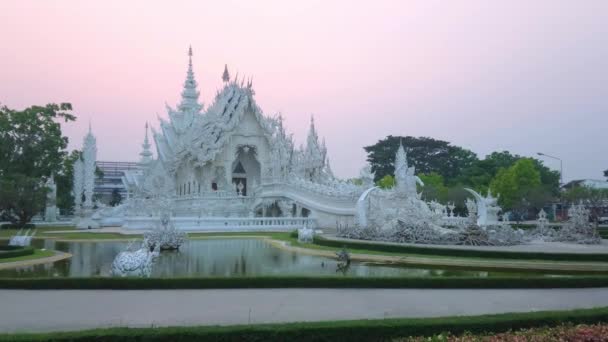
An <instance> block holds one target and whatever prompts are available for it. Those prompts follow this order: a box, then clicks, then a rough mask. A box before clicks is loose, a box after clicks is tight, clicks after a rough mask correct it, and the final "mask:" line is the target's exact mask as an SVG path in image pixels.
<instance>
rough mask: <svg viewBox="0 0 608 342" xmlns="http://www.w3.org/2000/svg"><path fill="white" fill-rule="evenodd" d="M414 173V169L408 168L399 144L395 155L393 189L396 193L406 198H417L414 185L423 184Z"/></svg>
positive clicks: (403, 151)
mask: <svg viewBox="0 0 608 342" xmlns="http://www.w3.org/2000/svg"><path fill="white" fill-rule="evenodd" d="M415 172H416V168H415V167H413V166H412V167H408V165H407V155H406V153H405V149H404V148H403V144H399V149H398V150H397V154H396V155H395V182H396V186H395V188H396V190H397V191H398V192H400V193H403V194H405V195H406V196H408V197H416V196H417V194H418V192H417V190H416V184H420V186H424V183H423V182H422V180H421V179H420V178H419V177H418V176H416V175H415Z"/></svg>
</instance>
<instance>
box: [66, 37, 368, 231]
mask: <svg viewBox="0 0 608 342" xmlns="http://www.w3.org/2000/svg"><path fill="white" fill-rule="evenodd" d="M222 80H223V86H222V88H221V89H220V90H219V91H218V92H217V94H216V96H215V99H214V100H213V102H212V103H211V105H209V106H207V107H205V106H204V105H203V104H202V103H201V102H200V101H199V95H200V93H199V91H198V89H197V82H196V80H195V76H194V72H193V70H192V49H190V50H189V63H188V70H187V72H186V80H185V82H184V85H183V90H182V92H181V101H180V102H179V103H178V104H177V106H176V107H175V108H172V107H169V106H167V113H168V119H163V118H159V121H160V130H158V131H156V130H154V129H152V137H153V140H154V143H155V145H156V154H157V157H156V158H153V155H152V152H151V151H150V147H151V146H150V142H149V141H148V127H147V124H146V135H145V139H144V143H143V145H142V147H143V150H142V152H141V153H140V156H141V159H140V164H141V168H140V170H137V171H131V172H128V173H127V174H126V175H125V177H124V178H123V182H124V183H125V185H126V187H127V189H128V193H129V196H128V197H129V198H128V200H127V201H126V203H125V204H124V205H122V206H121V207H120V208H107V209H105V210H104V212H102V213H100V214H99V215H97V217H98V219H99V220H101V221H102V222H101V223H102V225H103V224H104V222H103V221H104V218H105V219H106V220H108V221H110V220H111V221H112V222H113V223H114V224H116V222H117V221H116V217H117V216H120V217H121V222H122V225H123V226H124V227H127V228H151V227H153V226H154V225H155V224H156V222H157V221H158V218H159V209H158V208H160V204H159V201H167V200H168V201H170V202H171V207H172V220H173V222H174V223H175V225H176V226H177V227H179V228H182V229H203V230H204V229H213V230H215V229H222V230H223V229H238V230H247V229H264V228H266V229H267V228H277V229H283V228H288V229H293V228H294V227H302V226H303V225H305V226H319V225H321V226H323V227H335V226H336V225H337V224H345V223H346V224H348V223H353V222H354V216H355V211H356V209H355V207H356V201H357V198H358V197H359V195H360V194H361V193H362V192H363V191H364V190H365V188H364V187H363V186H358V185H355V184H352V183H350V182H346V181H343V180H339V179H337V178H336V177H334V175H333V173H332V171H331V168H330V166H329V161H328V158H327V147H326V146H325V142H324V141H320V140H319V136H318V134H317V130H316V128H315V125H314V119H312V118H311V121H310V129H309V132H308V137H307V140H306V145H305V146H304V147H300V148H295V147H294V142H293V139H292V136H291V135H290V134H288V133H287V132H286V131H285V128H284V127H283V121H282V118H281V116H280V115H277V116H267V115H264V113H263V112H262V110H261V109H260V108H259V107H258V105H257V104H256V101H255V97H254V95H255V91H254V89H253V86H252V81H251V79H249V80H245V79H244V78H241V79H238V76H237V78H235V79H234V80H231V79H230V75H229V73H228V69H227V67H226V68H225V69H224V73H223V75H222ZM75 184H76V186H78V183H76V182H75Z"/></svg>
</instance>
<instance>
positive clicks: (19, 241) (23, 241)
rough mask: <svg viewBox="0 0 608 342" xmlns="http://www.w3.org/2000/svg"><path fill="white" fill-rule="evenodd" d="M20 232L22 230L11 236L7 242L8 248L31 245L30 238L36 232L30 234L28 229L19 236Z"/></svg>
mask: <svg viewBox="0 0 608 342" xmlns="http://www.w3.org/2000/svg"><path fill="white" fill-rule="evenodd" d="M22 231H23V229H20V230H19V231H18V232H17V234H15V235H13V236H11V238H10V239H9V241H8V245H9V246H20V247H27V246H29V245H30V244H31V243H32V238H33V237H34V235H35V234H36V231H33V232H32V234H30V230H29V229H28V230H27V231H26V232H25V233H24V234H21V232H22Z"/></svg>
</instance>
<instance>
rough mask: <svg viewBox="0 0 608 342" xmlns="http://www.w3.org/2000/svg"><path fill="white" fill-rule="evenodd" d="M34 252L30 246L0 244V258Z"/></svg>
mask: <svg viewBox="0 0 608 342" xmlns="http://www.w3.org/2000/svg"><path fill="white" fill-rule="evenodd" d="M32 254H34V248H32V247H19V246H0V259H8V258H17V257H21V256H26V255H32Z"/></svg>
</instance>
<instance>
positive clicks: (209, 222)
mask: <svg viewBox="0 0 608 342" xmlns="http://www.w3.org/2000/svg"><path fill="white" fill-rule="evenodd" d="M159 222H160V218H158V217H128V218H126V219H125V222H124V225H123V228H128V229H152V228H155V227H156V226H157V225H158V224H159ZM171 223H173V225H175V227H176V228H178V229H181V230H197V231H267V230H273V231H274V230H276V231H279V230H280V231H291V230H294V229H297V228H302V227H304V226H306V227H315V219H313V218H308V217H200V218H199V217H174V218H171Z"/></svg>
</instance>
